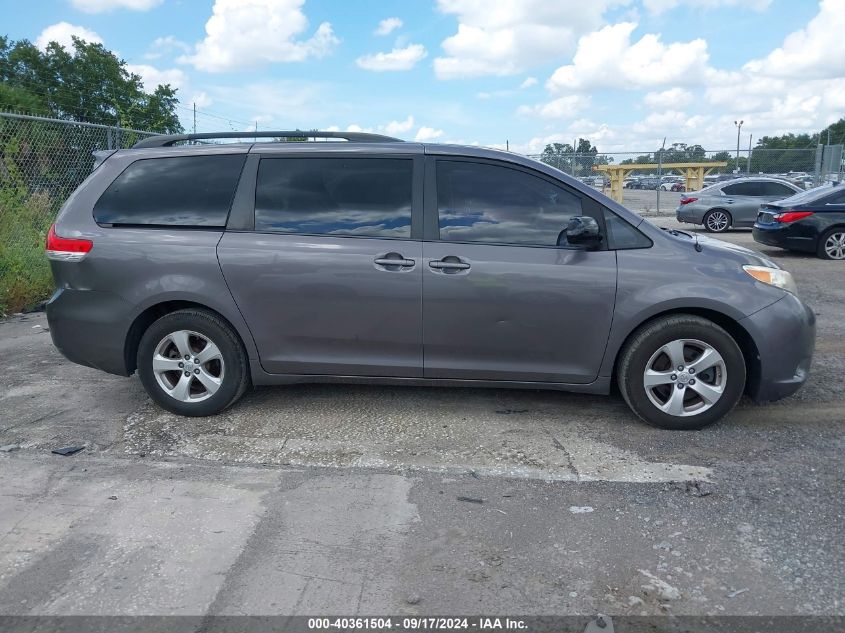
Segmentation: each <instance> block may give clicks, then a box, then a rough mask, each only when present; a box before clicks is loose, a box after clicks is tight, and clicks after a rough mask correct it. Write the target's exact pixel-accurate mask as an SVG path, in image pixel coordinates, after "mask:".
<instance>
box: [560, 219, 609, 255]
mask: <svg viewBox="0 0 845 633" xmlns="http://www.w3.org/2000/svg"><path fill="white" fill-rule="evenodd" d="M602 239H603V238H602V235H601V230H600V229H599V225H598V222H596V221H595V220H594V219H593V218H591V217H588V216H584V215H578V216H575V217H574V218H572V219H571V220H569V224H568V225H567V226H566V228H565V229H564V230H563V231H561V232H560V235H558V238H557V245H558V246H580V247H582V248H583V249H585V250H592V249H596V248H598V247H599V246H601V242H602Z"/></svg>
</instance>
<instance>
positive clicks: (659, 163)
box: [657, 136, 666, 215]
mask: <svg viewBox="0 0 845 633" xmlns="http://www.w3.org/2000/svg"><path fill="white" fill-rule="evenodd" d="M665 148H666V137H665V136H664V137H663V145H661V146H660V156H658V157H657V215H660V186H661V185H662V184H663V150H664V149H665Z"/></svg>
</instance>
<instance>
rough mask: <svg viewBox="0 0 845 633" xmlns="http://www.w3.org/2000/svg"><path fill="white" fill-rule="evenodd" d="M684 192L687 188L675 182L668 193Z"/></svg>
mask: <svg viewBox="0 0 845 633" xmlns="http://www.w3.org/2000/svg"><path fill="white" fill-rule="evenodd" d="M686 190H687V187H686V185H685V184H684V183H682V182H676V183H675V184H674V185H672V189H671V190H670V191H686Z"/></svg>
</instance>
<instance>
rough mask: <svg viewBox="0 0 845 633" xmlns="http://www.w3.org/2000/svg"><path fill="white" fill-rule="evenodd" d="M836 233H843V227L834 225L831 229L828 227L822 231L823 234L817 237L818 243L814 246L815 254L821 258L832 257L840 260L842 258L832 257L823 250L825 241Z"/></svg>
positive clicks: (844, 229)
mask: <svg viewBox="0 0 845 633" xmlns="http://www.w3.org/2000/svg"><path fill="white" fill-rule="evenodd" d="M836 234H840V235H842V234H845V227H841V226H835V227H833V228H832V229H829V230H827V231H825V232H824V234H823V235H822V236H821V237H820V238H819V245H818V246H817V247H816V255H817V256H818V257H820V258H821V259H832V260H837V261H841V259H842V258H839V257H833V256H831V255H830V254H829V253H828V252H827V251H826V250H825V242H827V240H829V239H830V238H831V236H833V235H836Z"/></svg>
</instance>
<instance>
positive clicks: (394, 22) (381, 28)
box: [375, 18, 402, 35]
mask: <svg viewBox="0 0 845 633" xmlns="http://www.w3.org/2000/svg"><path fill="white" fill-rule="evenodd" d="M401 28H402V20H400V19H399V18H385V19H384V20H382V21H381V22H379V23H378V27H376V30H375V34H376V35H390V34H391V33H393V31H395V30H396V29H401Z"/></svg>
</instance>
